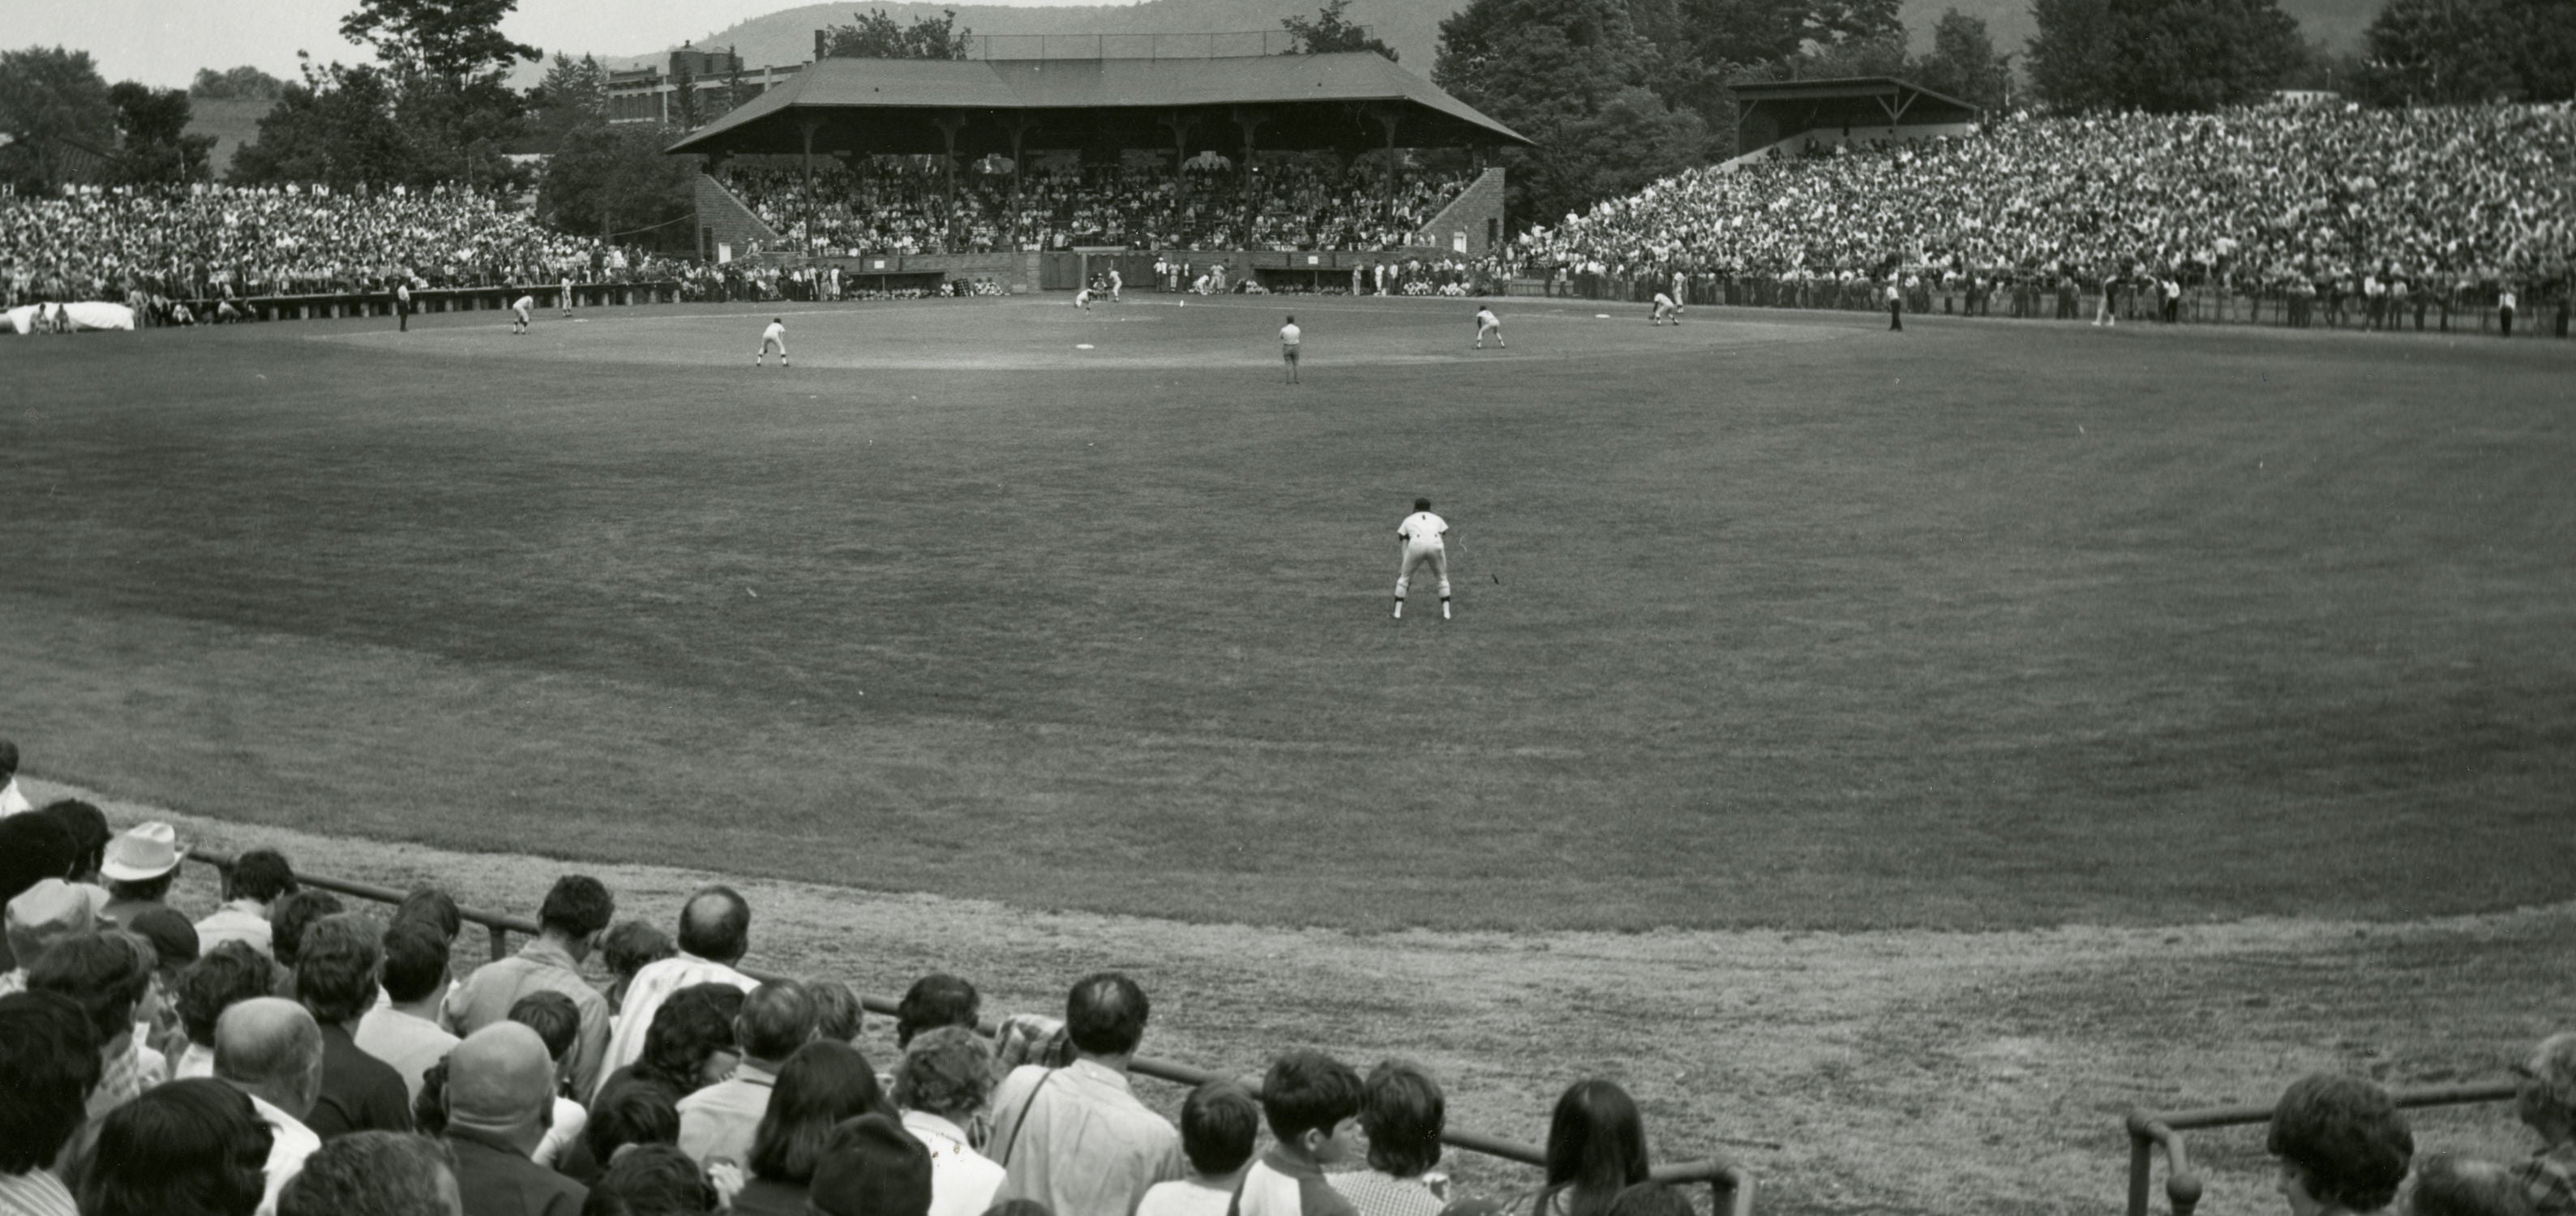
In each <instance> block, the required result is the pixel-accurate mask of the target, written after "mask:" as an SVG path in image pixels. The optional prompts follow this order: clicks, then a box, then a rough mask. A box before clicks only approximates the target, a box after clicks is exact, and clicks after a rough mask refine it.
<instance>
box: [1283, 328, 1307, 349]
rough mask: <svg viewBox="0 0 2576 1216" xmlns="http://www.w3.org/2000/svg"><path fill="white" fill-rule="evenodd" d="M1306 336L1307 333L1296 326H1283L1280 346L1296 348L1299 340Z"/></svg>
mask: <svg viewBox="0 0 2576 1216" xmlns="http://www.w3.org/2000/svg"><path fill="white" fill-rule="evenodd" d="M1305 336H1306V331H1304V330H1302V329H1299V328H1297V327H1296V326H1294V325H1282V326H1280V327H1279V344H1280V345H1281V346H1295V345H1296V344H1297V340H1298V339H1300V338H1303V337H1305Z"/></svg>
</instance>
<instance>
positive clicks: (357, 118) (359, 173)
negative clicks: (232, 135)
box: [229, 63, 435, 186]
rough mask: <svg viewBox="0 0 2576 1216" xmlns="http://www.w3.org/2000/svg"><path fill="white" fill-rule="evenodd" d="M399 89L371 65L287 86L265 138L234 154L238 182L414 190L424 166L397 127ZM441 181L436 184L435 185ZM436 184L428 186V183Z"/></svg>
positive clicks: (266, 122)
mask: <svg viewBox="0 0 2576 1216" xmlns="http://www.w3.org/2000/svg"><path fill="white" fill-rule="evenodd" d="M393 102H394V84H393V81H392V79H391V78H390V77H388V76H387V75H386V73H385V72H384V71H383V70H382V69H380V68H377V67H375V66H374V65H372V64H361V65H359V66H357V67H344V66H342V65H340V64H336V63H335V64H332V65H331V66H330V67H328V68H317V67H314V66H312V65H311V64H309V63H308V64H307V65H306V66H305V69H304V82H303V83H301V84H291V85H288V86H286V93H285V95H284V96H281V97H279V98H278V100H277V108H275V109H273V110H270V111H269V112H268V114H267V116H266V117H263V118H261V119H260V120H259V136H258V138H256V139H253V140H251V141H250V142H249V143H246V144H243V145H242V146H241V148H240V149H239V150H237V151H235V152H234V153H233V164H232V171H231V173H230V175H229V176H230V178H231V180H233V181H237V182H252V183H262V182H279V183H283V182H323V183H327V184H329V185H333V186H354V185H358V184H359V183H362V182H373V183H380V184H387V185H391V184H395V183H402V184H409V183H411V182H413V181H415V180H417V179H416V178H415V177H414V172H415V170H416V168H417V166H418V164H419V161H420V158H419V157H418V156H417V155H416V154H415V153H414V152H413V149H412V147H411V144H410V141H409V140H407V139H405V138H404V132H403V129H402V127H401V126H399V125H398V124H397V123H396V122H395V121H394V107H393ZM431 180H432V181H434V180H435V179H431ZM422 184H429V183H426V182H424V183H422Z"/></svg>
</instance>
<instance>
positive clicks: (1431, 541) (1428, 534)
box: [1395, 511, 1449, 545]
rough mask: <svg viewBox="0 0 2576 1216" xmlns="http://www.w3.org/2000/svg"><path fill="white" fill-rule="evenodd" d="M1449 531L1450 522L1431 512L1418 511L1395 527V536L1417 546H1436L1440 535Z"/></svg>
mask: <svg viewBox="0 0 2576 1216" xmlns="http://www.w3.org/2000/svg"><path fill="white" fill-rule="evenodd" d="M1448 530H1449V521H1448V520H1445V519H1442V518H1440V517H1439V516H1437V515H1434V514H1432V513H1431V512H1429V511H1416V512H1414V513H1413V514H1411V515H1407V516H1405V517H1404V522H1403V523H1400V524H1397V525H1396V526H1395V534H1396V535H1398V536H1401V537H1403V538H1404V539H1406V540H1408V541H1411V542H1412V543H1414V544H1417V545H1436V544H1439V543H1440V534H1441V533H1443V532H1446V531H1448Z"/></svg>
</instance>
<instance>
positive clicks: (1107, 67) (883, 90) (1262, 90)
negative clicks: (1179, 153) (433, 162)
mask: <svg viewBox="0 0 2576 1216" xmlns="http://www.w3.org/2000/svg"><path fill="white" fill-rule="evenodd" d="M1237 113H1251V114H1256V115H1258V116H1259V117H1260V118H1261V120H1262V121H1261V125H1260V126H1259V128H1258V136H1257V138H1258V142H1259V145H1260V146H1261V147H1263V148H1275V149H1314V148H1340V149H1345V150H1350V151H1359V150H1365V149H1368V148H1375V147H1381V146H1384V144H1385V143H1386V133H1385V131H1384V129H1383V128H1382V127H1381V126H1380V125H1379V123H1378V121H1377V118H1376V116H1377V115H1391V116H1393V117H1395V119H1396V135H1395V142H1396V143H1397V144H1399V145H1402V146H1406V147H1462V146H1471V145H1480V144H1481V145H1499V144H1527V143H1529V142H1530V141H1529V140H1528V139H1525V138H1523V137H1522V136H1521V135H1520V134H1519V133H1518V132H1515V131H1513V130H1512V129H1511V128H1509V127H1506V126H1504V125H1503V124H1501V123H1498V122H1496V121H1494V120H1493V119H1491V118H1488V117H1486V116H1484V115H1483V114H1480V113H1477V112H1476V109H1475V108H1474V107H1473V106H1470V105H1468V104H1467V103H1465V102H1463V101H1460V100H1458V99H1457V98H1455V97H1451V96H1450V95H1448V94H1447V93H1444V92H1442V91H1440V89H1439V88H1438V87H1436V86H1434V85H1433V84H1432V83H1431V82H1430V81H1427V80H1424V79H1423V78H1421V77H1419V76H1416V75H1414V74H1413V73H1411V72H1409V71H1406V70H1405V69H1403V68H1402V67H1399V66H1397V65H1396V64H1394V63H1392V62H1390V61H1388V60H1387V59H1386V58H1385V57H1383V56H1380V55H1376V54H1371V53H1368V52H1352V53H1348V54H1336V55H1247V56H1237V57H1228V58H1217V59H1078V60H1063V59H1022V60H1007V59H958V60H924V59H824V60H820V61H818V62H816V63H815V64H814V65H813V66H811V67H808V68H806V69H805V70H804V71H801V72H798V73H797V74H796V77H795V79H793V80H790V81H788V82H787V83H785V84H783V85H781V86H779V87H778V88H775V89H772V90H770V91H769V92H767V93H764V94H762V95H760V96H759V97H757V98H754V99H753V100H752V101H750V102H748V103H746V104H745V105H743V106H741V107H740V108H738V109H736V110H734V111H733V112H731V113H729V114H726V115H725V116H724V117H722V118H719V119H717V120H716V121H714V122H712V123H709V124H707V125H706V126H704V127H701V128H699V129H698V130H697V131H695V132H693V133H691V134H690V135H689V136H688V137H687V138H684V139H682V140H680V141H679V142H677V143H674V144H672V145H671V146H670V148H669V149H667V150H668V151H671V152H705V153H719V152H736V153H746V154H749V153H792V152H801V151H803V150H804V147H805V142H804V141H805V127H806V124H807V123H809V122H811V123H813V124H815V125H814V128H813V130H814V150H815V151H817V152H840V151H850V152H867V153H914V152H939V151H944V150H945V149H946V147H947V143H946V140H945V138H944V136H943V134H942V132H941V130H940V127H939V125H938V120H939V119H940V118H941V117H943V116H956V117H963V118H964V119H965V123H964V126H963V127H961V128H960V130H959V132H958V150H959V151H960V152H966V153H971V154H975V155H981V154H983V153H986V152H1007V151H1009V150H1010V135H1009V128H1008V126H1007V125H1006V124H1008V123H1009V122H1010V121H1012V120H1013V119H1019V120H1021V121H1024V122H1027V123H1029V124H1030V126H1029V128H1028V134H1027V142H1026V146H1028V147H1041V148H1042V147H1068V146H1071V147H1086V148H1092V147H1098V148H1112V147H1129V148H1168V147H1171V146H1172V144H1173V137H1172V132H1171V128H1170V127H1168V126H1166V125H1164V123H1163V121H1162V120H1164V119H1167V118H1170V117H1172V116H1174V115H1175V114H1179V115H1182V116H1185V117H1186V118H1188V119H1194V120H1195V122H1196V126H1195V127H1194V128H1193V130H1192V133H1191V136H1190V138H1191V144H1190V147H1191V149H1192V150H1194V151H1195V150H1198V149H1201V148H1216V149H1219V150H1229V151H1230V150H1232V149H1234V148H1237V147H1240V146H1241V145H1242V135H1241V133H1240V131H1239V129H1238V128H1237V127H1236V126H1235V125H1234V122H1233V117H1234V115H1235V114H1237Z"/></svg>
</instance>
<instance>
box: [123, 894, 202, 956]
mask: <svg viewBox="0 0 2576 1216" xmlns="http://www.w3.org/2000/svg"><path fill="white" fill-rule="evenodd" d="M125 931H126V932H128V933H131V934H133V935H135V936H136V937H139V938H142V939H143V940H144V941H146V942H149V943H151V944H152V953H153V954H154V955H155V956H157V957H158V959H159V964H160V965H161V966H163V967H185V966H187V965H188V964H190V963H193V962H195V961H197V927H196V926H195V925H192V924H189V923H188V918H187V917H185V916H181V915H179V913H178V911H177V910H176V909H173V908H163V907H151V908H145V909H143V910H142V911H140V912H136V913H134V914H133V915H131V916H128V917H126V918H125Z"/></svg>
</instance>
